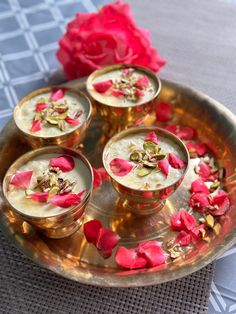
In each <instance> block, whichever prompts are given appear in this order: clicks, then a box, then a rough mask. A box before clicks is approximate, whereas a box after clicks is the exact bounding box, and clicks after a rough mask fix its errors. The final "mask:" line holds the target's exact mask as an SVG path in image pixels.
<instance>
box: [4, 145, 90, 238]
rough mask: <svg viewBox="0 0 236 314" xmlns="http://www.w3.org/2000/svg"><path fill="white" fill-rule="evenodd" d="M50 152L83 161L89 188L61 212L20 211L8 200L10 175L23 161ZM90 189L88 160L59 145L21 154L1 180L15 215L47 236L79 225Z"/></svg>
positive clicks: (67, 232) (65, 233)
mask: <svg viewBox="0 0 236 314" xmlns="http://www.w3.org/2000/svg"><path fill="white" fill-rule="evenodd" d="M51 153H56V154H66V155H69V156H72V157H74V158H78V159H80V160H81V161H82V162H83V163H84V165H85V166H86V167H87V168H88V170H89V172H90V176H91V180H90V181H91V184H90V187H89V189H88V190H87V191H86V196H85V197H84V198H83V200H82V201H81V203H80V204H78V205H74V206H73V207H71V208H69V209H68V210H66V211H63V213H59V214H56V215H52V216H46V217H45V216H44V217H40V216H38V217H37V216H31V215H29V214H25V213H22V212H21V211H19V210H18V209H17V208H16V207H13V205H12V204H11V203H10V202H9V200H8V192H9V182H10V180H11V178H12V176H13V175H14V174H15V173H16V171H17V170H18V169H19V168H20V167H21V166H23V165H24V164H25V163H27V162H28V161H29V160H32V159H34V158H35V157H37V156H40V155H42V154H51ZM92 189H93V171H92V167H91V165H90V163H89V162H88V160H87V159H86V158H85V157H84V156H83V155H82V154H81V153H79V152H77V151H75V150H72V149H70V148H66V147H59V146H50V147H43V148H39V149H36V150H33V151H30V152H28V153H26V154H24V155H22V156H21V157H20V158H18V159H17V160H16V161H15V162H14V163H13V164H12V165H11V166H10V168H9V169H8V170H7V172H6V174H5V177H4V180H3V194H4V196H5V198H6V200H7V202H8V204H9V205H10V207H11V209H12V210H13V211H14V213H15V214H16V215H19V216H20V217H21V218H22V219H23V220H25V221H27V222H28V223H30V224H31V225H33V226H34V227H36V228H37V229H39V230H40V231H41V232H42V233H43V234H44V235H45V236H47V237H49V238H64V237H67V236H69V235H71V234H72V233H74V232H75V231H76V230H77V229H78V228H79V227H80V225H81V223H82V220H83V214H84V211H85V208H86V206H87V205H88V202H89V200H90V197H91V193H92Z"/></svg>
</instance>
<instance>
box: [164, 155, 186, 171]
mask: <svg viewBox="0 0 236 314" xmlns="http://www.w3.org/2000/svg"><path fill="white" fill-rule="evenodd" d="M168 160H169V163H170V165H171V167H172V168H175V169H182V168H184V167H185V163H184V162H183V160H181V159H180V158H179V157H178V156H177V155H175V154H174V153H169V154H168Z"/></svg>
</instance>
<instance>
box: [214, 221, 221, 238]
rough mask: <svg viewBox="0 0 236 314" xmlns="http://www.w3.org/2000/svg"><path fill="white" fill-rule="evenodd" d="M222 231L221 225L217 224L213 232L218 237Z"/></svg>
mask: <svg viewBox="0 0 236 314" xmlns="http://www.w3.org/2000/svg"><path fill="white" fill-rule="evenodd" d="M220 230H221V225H220V224H219V223H218V222H217V223H216V224H215V225H214V227H213V231H214V232H215V234H216V235H219V234H220Z"/></svg>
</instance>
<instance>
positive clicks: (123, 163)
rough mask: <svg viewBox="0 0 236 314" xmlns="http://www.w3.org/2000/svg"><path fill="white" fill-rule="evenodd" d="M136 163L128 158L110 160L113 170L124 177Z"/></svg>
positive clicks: (115, 173)
mask: <svg viewBox="0 0 236 314" xmlns="http://www.w3.org/2000/svg"><path fill="white" fill-rule="evenodd" d="M133 167H134V165H133V164H132V163H131V162H129V161H128V160H125V159H121V158H114V159H112V161H111V162H110V168H111V171H112V172H113V173H114V175H116V176H119V177H123V176H126V175H127V174H128V173H129V172H130V171H131V170H132V169H133Z"/></svg>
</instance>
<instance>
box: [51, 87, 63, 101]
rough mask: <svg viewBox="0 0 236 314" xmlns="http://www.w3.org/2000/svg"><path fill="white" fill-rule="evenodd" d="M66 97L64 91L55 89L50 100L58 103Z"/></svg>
mask: <svg viewBox="0 0 236 314" xmlns="http://www.w3.org/2000/svg"><path fill="white" fill-rule="evenodd" d="M64 95H65V93H64V90H63V89H61V88H59V89H55V90H53V91H52V93H51V97H50V99H51V100H54V101H57V100H59V99H62V98H63V97H64Z"/></svg>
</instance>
